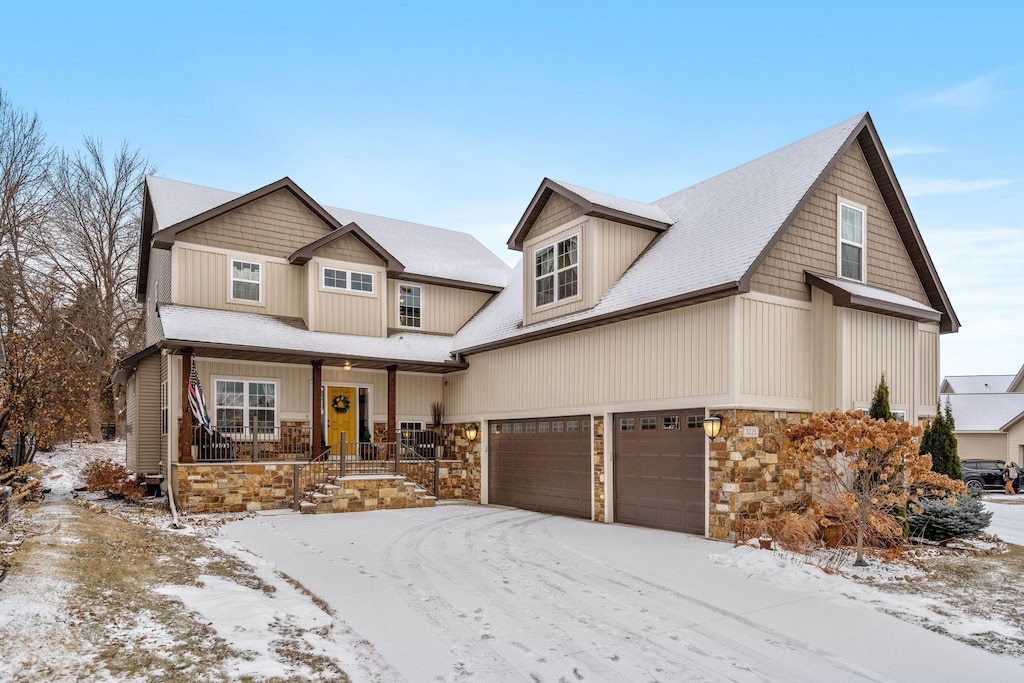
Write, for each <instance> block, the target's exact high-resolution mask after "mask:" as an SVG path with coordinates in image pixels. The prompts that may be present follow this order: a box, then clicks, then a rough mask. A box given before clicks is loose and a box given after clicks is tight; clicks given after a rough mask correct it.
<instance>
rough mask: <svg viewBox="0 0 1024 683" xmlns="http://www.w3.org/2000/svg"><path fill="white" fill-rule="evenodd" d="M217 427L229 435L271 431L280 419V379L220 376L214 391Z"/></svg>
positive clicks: (267, 432)
mask: <svg viewBox="0 0 1024 683" xmlns="http://www.w3.org/2000/svg"><path fill="white" fill-rule="evenodd" d="M213 406H214V416H213V419H214V426H216V427H217V429H218V430H220V431H221V432H225V433H227V434H242V433H249V434H251V433H252V432H251V431H250V430H249V428H252V429H255V430H256V431H257V433H263V434H271V433H273V432H274V430H275V429H276V428H277V426H278V422H277V382H276V381H273V380H267V379H218V380H215V381H214V391H213Z"/></svg>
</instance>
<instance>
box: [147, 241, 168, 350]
mask: <svg viewBox="0 0 1024 683" xmlns="http://www.w3.org/2000/svg"><path fill="white" fill-rule="evenodd" d="M148 280H149V281H148V282H147V283H146V313H145V315H146V346H149V345H151V344H155V343H156V342H158V341H160V340H161V339H163V336H164V328H163V325H161V324H160V317H159V316H158V315H157V314H156V308H157V304H160V303H163V302H168V301H170V300H171V252H170V251H169V250H167V249H152V250H151V251H150V266H149V275H148Z"/></svg>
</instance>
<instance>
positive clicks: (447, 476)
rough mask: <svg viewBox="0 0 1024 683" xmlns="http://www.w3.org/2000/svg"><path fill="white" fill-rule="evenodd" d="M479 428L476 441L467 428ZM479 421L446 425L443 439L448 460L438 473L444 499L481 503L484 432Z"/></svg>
mask: <svg viewBox="0 0 1024 683" xmlns="http://www.w3.org/2000/svg"><path fill="white" fill-rule="evenodd" d="M469 426H473V427H476V429H477V437H476V440H475V441H470V440H469V439H467V438H466V428H467V427H469ZM482 430H483V426H482V425H481V424H480V423H479V422H465V423H460V424H446V425H443V428H442V433H441V441H442V444H443V445H444V460H442V461H441V463H440V472H438V488H439V489H440V491H439V494H440V495H438V498H439V499H440V500H453V499H454V500H471V501H474V502H477V503H479V502H480V436H479V435H480V434H481V433H482Z"/></svg>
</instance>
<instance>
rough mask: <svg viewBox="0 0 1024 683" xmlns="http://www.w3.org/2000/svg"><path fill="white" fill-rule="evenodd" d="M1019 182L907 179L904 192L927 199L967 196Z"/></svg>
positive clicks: (1006, 180)
mask: <svg viewBox="0 0 1024 683" xmlns="http://www.w3.org/2000/svg"><path fill="white" fill-rule="evenodd" d="M1015 182H1017V179H1016V178H979V179H976V180H960V179H957V178H915V177H905V178H904V179H903V181H902V183H901V184H902V186H903V191H904V192H905V193H906V194H907V196H908V197H927V196H929V195H938V194H965V193H967V192H982V191H984V190H994V189H995V188H997V187H1005V186H1006V185H1012V184H1013V183H1015Z"/></svg>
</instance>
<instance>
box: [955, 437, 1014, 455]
mask: <svg viewBox="0 0 1024 683" xmlns="http://www.w3.org/2000/svg"><path fill="white" fill-rule="evenodd" d="M956 449H957V454H958V455H959V456H960V459H961V460H978V459H986V460H987V459H993V460H1005V459H1006V454H1007V439H1006V434H980V433H976V432H975V433H972V432H958V433H957V435H956Z"/></svg>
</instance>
